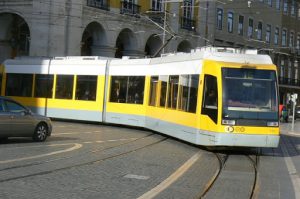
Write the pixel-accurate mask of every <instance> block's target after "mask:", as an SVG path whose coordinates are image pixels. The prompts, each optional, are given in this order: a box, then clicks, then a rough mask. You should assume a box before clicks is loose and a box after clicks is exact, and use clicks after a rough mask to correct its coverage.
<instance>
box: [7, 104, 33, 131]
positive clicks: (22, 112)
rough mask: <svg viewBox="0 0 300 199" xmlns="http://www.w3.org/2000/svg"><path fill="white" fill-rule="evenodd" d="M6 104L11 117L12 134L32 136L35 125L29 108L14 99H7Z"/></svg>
mask: <svg viewBox="0 0 300 199" xmlns="http://www.w3.org/2000/svg"><path fill="white" fill-rule="evenodd" d="M5 106H6V109H7V112H8V113H9V117H10V121H9V123H10V124H11V125H10V127H11V136H31V135H32V134H33V132H34V128H35V127H34V120H33V118H32V115H31V114H30V112H29V111H28V109H26V108H25V107H23V106H22V105H20V104H19V103H17V102H14V101H12V100H5Z"/></svg>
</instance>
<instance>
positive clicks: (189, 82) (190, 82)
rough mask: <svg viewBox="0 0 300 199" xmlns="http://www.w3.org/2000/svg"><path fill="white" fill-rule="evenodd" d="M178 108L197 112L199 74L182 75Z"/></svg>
mask: <svg viewBox="0 0 300 199" xmlns="http://www.w3.org/2000/svg"><path fill="white" fill-rule="evenodd" d="M179 82H180V85H179V87H180V89H179V96H178V109H179V110H182V111H186V112H191V113H196V108H197V94H198V84H199V75H181V76H180V81H179Z"/></svg>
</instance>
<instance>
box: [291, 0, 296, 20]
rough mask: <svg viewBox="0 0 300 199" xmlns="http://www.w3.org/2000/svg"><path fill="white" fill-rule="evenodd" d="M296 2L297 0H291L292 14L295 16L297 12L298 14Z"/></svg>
mask: <svg viewBox="0 0 300 199" xmlns="http://www.w3.org/2000/svg"><path fill="white" fill-rule="evenodd" d="M295 4H296V2H295V0H291V16H293V17H294V16H295V14H296V11H295Z"/></svg>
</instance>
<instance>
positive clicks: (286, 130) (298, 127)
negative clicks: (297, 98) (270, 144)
mask: <svg viewBox="0 0 300 199" xmlns="http://www.w3.org/2000/svg"><path fill="white" fill-rule="evenodd" d="M279 127H280V133H281V134H288V135H293V136H299V137H300V119H297V120H295V123H294V130H292V118H289V122H288V123H284V122H280V124H279Z"/></svg>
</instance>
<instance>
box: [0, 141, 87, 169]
mask: <svg viewBox="0 0 300 199" xmlns="http://www.w3.org/2000/svg"><path fill="white" fill-rule="evenodd" d="M70 144H72V145H74V146H73V147H71V148H68V149H64V150H59V151H53V152H51V153H45V154H40V155H35V156H29V157H23V158H16V159H10V160H3V161H0V164H6V163H11V162H18V161H22V160H31V159H35V158H41V157H46V156H51V155H56V154H59V153H66V152H70V151H74V150H77V149H79V148H81V147H82V144H78V143H70ZM70 144H51V145H41V147H45V146H51V147H52V146H64V145H70Z"/></svg>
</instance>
